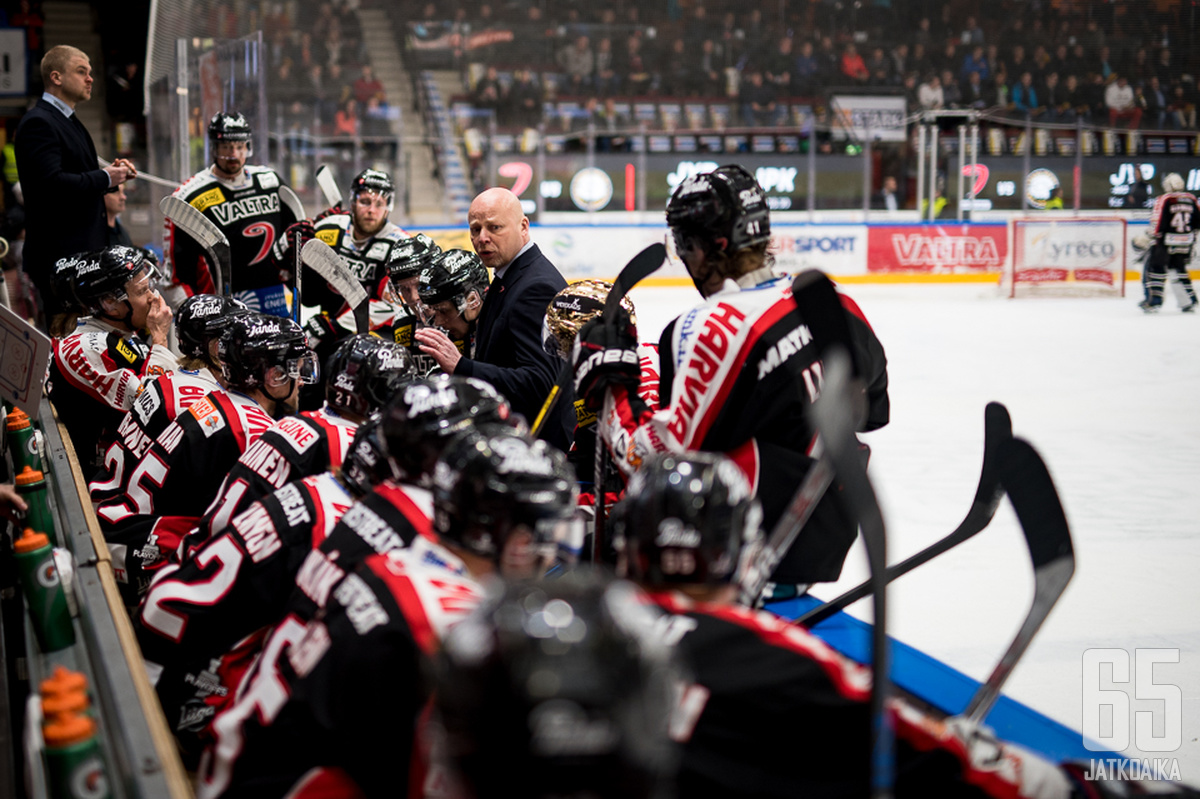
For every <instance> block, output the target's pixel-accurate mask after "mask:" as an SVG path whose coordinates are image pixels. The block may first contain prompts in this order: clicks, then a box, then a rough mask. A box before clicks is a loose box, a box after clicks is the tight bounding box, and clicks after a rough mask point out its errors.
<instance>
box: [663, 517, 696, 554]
mask: <svg viewBox="0 0 1200 799" xmlns="http://www.w3.org/2000/svg"><path fill="white" fill-rule="evenodd" d="M654 544H655V546H660V547H684V548H687V549H695V548H696V547H698V546H700V532H699V531H698V530H696V528H694V527H689V526H687V525H685V524H684V523H683V522H681V521H680V520H679V519H676V518H674V517H668V518H666V519H663V520H662V521H661V522H659V524H658V537H657V538H655V539H654Z"/></svg>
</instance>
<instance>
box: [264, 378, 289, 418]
mask: <svg viewBox="0 0 1200 799" xmlns="http://www.w3.org/2000/svg"><path fill="white" fill-rule="evenodd" d="M287 387H288V389H287V391H286V392H285V393H284V395H283V396H282V397H276V396H275V395H274V394H272V393H271V388H270V386H268V385H267V383H266V381H263V393H264V394H266V395H267V397H268V398H269V399H270V400H271V402H272V403H273V405H274V407H273V408H271V411H270V415H271V418H272V419H275V420H279V419H282V418H283V417H285V416H291V415H292V414H293V413H295V412H296V408H295V407H292V406H289V405H288V404H287V398H288V397H289V396H290V395H291V393H292V390H293V389H294V388H295V387H296V378H294V377H293V378H289V379H288V381H287Z"/></svg>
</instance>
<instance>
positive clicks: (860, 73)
mask: <svg viewBox="0 0 1200 799" xmlns="http://www.w3.org/2000/svg"><path fill="white" fill-rule="evenodd" d="M841 72H842V77H843V78H848V79H849V80H851V81H852V82H854V83H857V84H859V85H865V84H866V82H867V81H868V80H870V78H871V73H870V72H868V71H867V65H866V63H865V62H864V61H863V58H862V56H861V55H859V54H858V48H857V47H855V46H854V45H853V44H847V45H846V49H845V50H843V51H842V62H841Z"/></svg>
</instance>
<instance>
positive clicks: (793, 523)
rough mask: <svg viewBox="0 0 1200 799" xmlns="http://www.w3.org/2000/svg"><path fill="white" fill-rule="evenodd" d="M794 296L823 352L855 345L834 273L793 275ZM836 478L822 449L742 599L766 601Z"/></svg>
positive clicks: (749, 574) (743, 588)
mask: <svg viewBox="0 0 1200 799" xmlns="http://www.w3.org/2000/svg"><path fill="white" fill-rule="evenodd" d="M792 299H793V300H794V301H795V303H796V308H797V309H798V310H799V312H800V319H801V320H802V322H803V323H804V324H805V325H806V326H807V327H808V330H809V333H811V334H812V338H813V345H814V346H815V347H816V348H817V358H821V357H823V356H824V354H825V353H827V352H828V351H829V349H830V347H832V346H835V345H836V346H840V347H842V348H843V350H845V351H849V349H850V326H849V324H848V323H847V322H846V315H845V311H844V310H843V308H842V301H841V300H840V299H839V298H838V295H837V289H836V288H834V286H833V283H832V282H831V281H830V280H829V278H828V277H826V276H825V275H824V274H823V273H821V272H819V271H817V270H809V271H805V272H801V273H800V274H798V275H797V276H796V278H795V280H793V281H792ZM802 390H803V389H802ZM832 484H833V465H832V464H831V463H830V461H829V458H828V457H826V456H825V455H821V456H820V457H819V458H818V459H817V462H816V463H814V464H813V465H812V466H811V467H810V468H809V470H808V473H807V474H805V475H804V479H803V480H802V481H801V483H800V487H799V488H797V489H796V493H795V494H793V495H792V500H791V502H789V503H788V506H787V508H786V509H785V510H784V512H783V515H782V516H780V517H779V521H777V522H776V523H775V527H774V529H772V530H771V535H770V536H769V537H768V538H767V542H766V545H765V546H763V548H762V549H761V550H760V551H759V553H758V558H757V559H756V561H755V563H754V564H753V566H752V567H751V568H750V569H749V570H748V572H747V577H746V580H745V581H744V583H743V584H742V585H741V586H740V587H739V601H740V602H741V604H743V605H745V606H747V607H757V606H759V605H760V604H761V599H762V591H763V587H764V586H766V584H767V581H768V580H769V579H770V577H771V574H772V572H774V571H775V568H776V567H777V566H778V565H779V562H780V561H781V560H783V556H784V555H785V554H786V553H787V551H788V549H790V548H791V546H792V544H793V543H795V541H796V537H797V536H798V535H800V531H801V530H802V529H803V528H804V525H805V524H807V523H808V520H809V517H811V516H812V514H813V511H814V510H815V509H816V507H817V503H818V502H820V501H821V497H823V496H825V492H826V491H827V490H829V486H830V485H832Z"/></svg>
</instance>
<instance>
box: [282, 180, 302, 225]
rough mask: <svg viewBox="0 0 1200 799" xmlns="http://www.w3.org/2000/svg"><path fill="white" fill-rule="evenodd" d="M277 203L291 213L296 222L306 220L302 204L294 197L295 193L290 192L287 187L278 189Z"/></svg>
mask: <svg viewBox="0 0 1200 799" xmlns="http://www.w3.org/2000/svg"><path fill="white" fill-rule="evenodd" d="M279 201H280V202H281V203H283V204H284V206H285V207H286V208H287V209H288V210H289V211H291V212H292V216H293V217H295V218H296V221H297V222H299V221H300V220H301V219H307V218H308V214H307V213H306V212H305V211H304V203H302V202H300V198H299V197H297V196H296V192H294V191H292V190H291V189H290V188H289V187H287V186H280V187H279Z"/></svg>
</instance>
